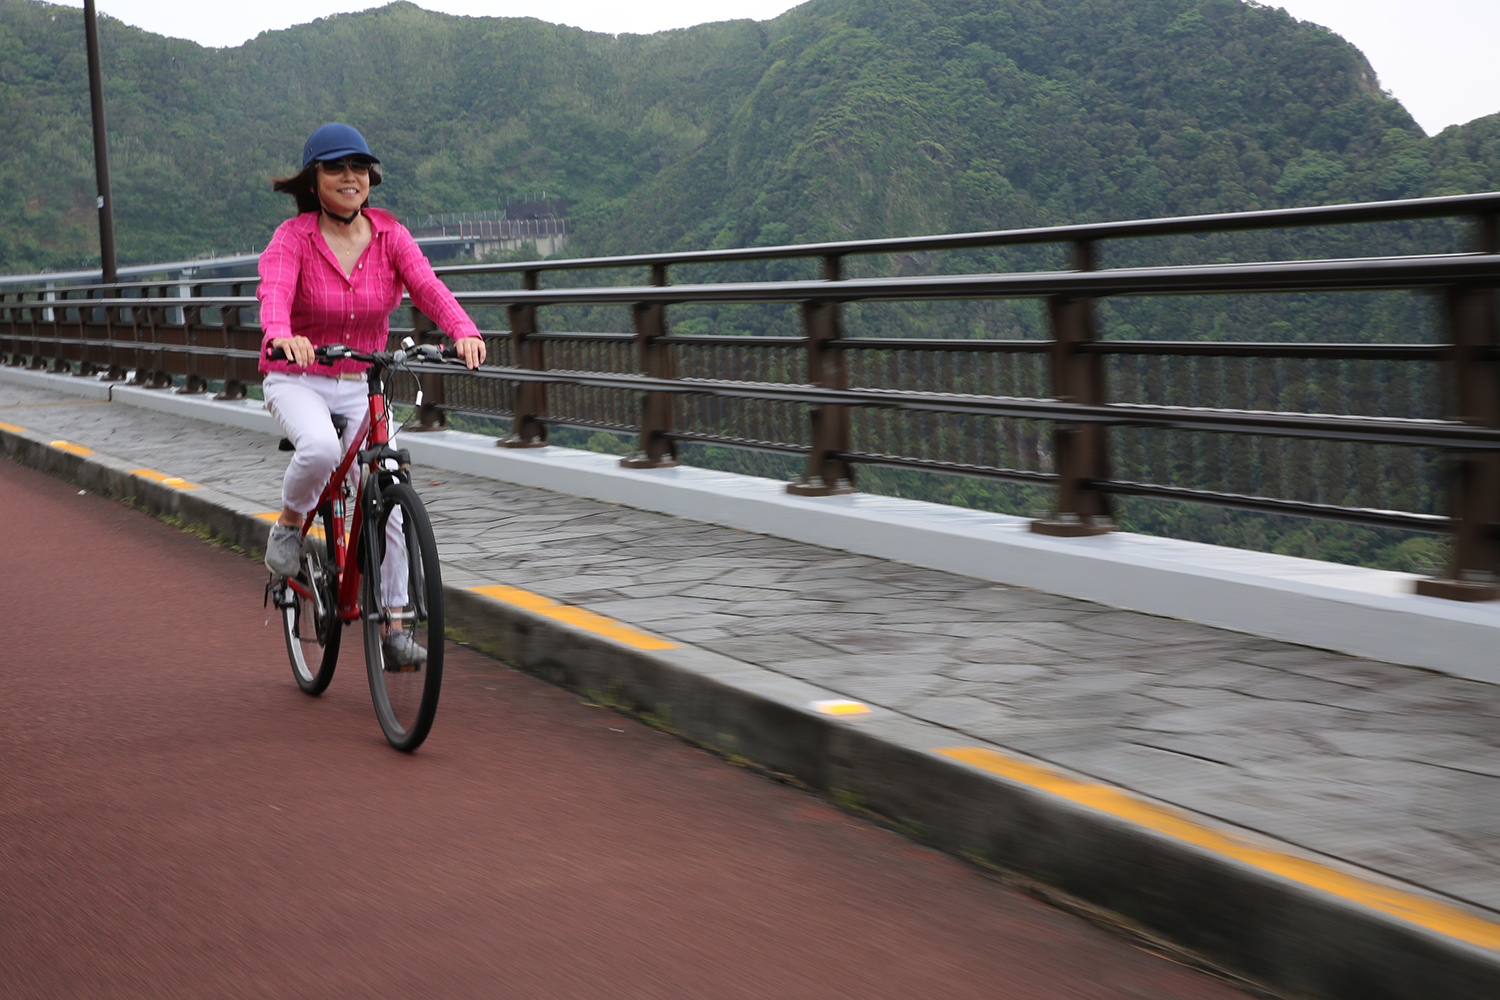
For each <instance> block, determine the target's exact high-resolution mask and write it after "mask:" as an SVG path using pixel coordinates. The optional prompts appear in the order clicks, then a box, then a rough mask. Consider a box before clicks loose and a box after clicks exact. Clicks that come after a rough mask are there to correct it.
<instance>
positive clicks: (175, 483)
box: [130, 469, 203, 490]
mask: <svg viewBox="0 0 1500 1000" xmlns="http://www.w3.org/2000/svg"><path fill="white" fill-rule="evenodd" d="M130 474H131V475H132V476H140V477H141V478H142V479H151V480H154V481H156V482H158V483H161V484H162V485H163V486H170V487H172V488H173V489H174V490H201V489H202V488H203V487H201V486H199V485H197V484H196V483H190V482H188V481H187V480H186V479H180V478H178V477H177V476H169V475H167V474H166V473H165V472H157V471H156V470H155V469H131V470H130Z"/></svg>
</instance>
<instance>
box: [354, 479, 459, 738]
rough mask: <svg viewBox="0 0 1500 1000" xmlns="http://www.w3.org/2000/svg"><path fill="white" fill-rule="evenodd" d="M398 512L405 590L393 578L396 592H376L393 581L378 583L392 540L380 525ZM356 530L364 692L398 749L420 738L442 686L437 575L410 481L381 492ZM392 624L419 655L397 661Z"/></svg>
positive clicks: (428, 530)
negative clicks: (361, 570)
mask: <svg viewBox="0 0 1500 1000" xmlns="http://www.w3.org/2000/svg"><path fill="white" fill-rule="evenodd" d="M398 512H399V515H400V522H401V526H400V531H399V532H397V533H395V534H396V539H397V540H398V541H397V544H398V545H400V546H401V547H402V548H404V549H405V552H404V555H405V560H406V573H405V581H406V587H405V589H406V593H405V595H401V594H400V593H399V589H400V588H399V584H397V585H395V586H392V587H391V588H390V589H391V590H393V591H396V592H395V593H387V592H383V591H385V590H386V588H387V586H388V585H390V584H392V583H394V582H395V581H391V580H388V581H386V583H385V584H383V583H382V579H381V578H382V566H383V564H384V563H385V559H386V551H387V547H388V545H390V544H391V542H390V540H388V539H387V537H386V536H387V531H386V528H387V526H388V525H389V524H390V523H391V520H392V518H393V517H395V516H396V515H397V513H398ZM361 531H362V532H364V533H365V540H364V542H363V545H364V547H365V552H366V553H367V556H366V561H365V574H364V578H363V580H362V581H361V585H360V593H361V596H362V600H361V602H360V610H361V612H362V617H363V620H364V634H365V666H366V669H367V671H368V673H369V675H370V696H371V697H372V698H373V699H374V701H375V717H376V718H377V719H379V720H380V728H381V730H382V731H384V733H385V738H386V739H387V740H388V741H390V744H391V746H393V747H395V748H396V749H397V750H405V751H407V752H410V751H412V750H415V749H416V748H417V747H418V746H420V745H421V743H422V741H423V740H425V739H426V738H427V731H428V730H429V729H431V728H432V718H433V716H434V715H435V714H436V712H437V703H438V691H439V690H440V689H441V688H442V685H443V579H442V575H441V573H440V571H439V569H438V557H437V543H436V541H435V540H434V539H433V536H432V523H431V522H430V521H429V520H428V518H427V511H426V509H425V508H424V507H423V506H422V501H421V499H420V498H418V496H417V493H416V491H415V490H413V489H412V488H411V486H409V485H408V484H406V483H400V482H398V483H392V484H391V485H389V486H387V487H386V488H385V490H384V491H382V493H381V494H380V497H379V498H378V500H377V501H376V503H375V509H374V511H373V516H370V517H368V518H367V519H366V521H365V526H364V528H362V529H361ZM397 575H399V574H397ZM398 601H401V602H402V603H396V602H398ZM398 625H399V630H400V631H405V632H406V633H407V635H408V637H409V638H410V640H411V641H413V642H415V644H416V647H417V648H419V649H421V650H424V651H425V653H426V656H425V659H423V660H421V661H419V662H403V659H402V658H401V657H397V656H393V655H392V648H391V646H390V644H389V642H390V640H389V639H388V637H389V636H390V634H391V633H392V632H394V631H397V630H398V629H397V626H398ZM408 648H410V647H408Z"/></svg>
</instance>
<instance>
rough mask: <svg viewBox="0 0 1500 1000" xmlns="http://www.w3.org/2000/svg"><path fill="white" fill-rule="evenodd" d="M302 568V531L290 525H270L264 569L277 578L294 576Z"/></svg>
mask: <svg viewBox="0 0 1500 1000" xmlns="http://www.w3.org/2000/svg"><path fill="white" fill-rule="evenodd" d="M301 568H302V529H301V528H300V527H298V526H296V525H291V524H273V525H271V535H270V537H269V538H267V539H266V569H269V570H270V571H271V572H272V573H275V574H277V575H278V576H296V575H297V571H298V570H300V569H301Z"/></svg>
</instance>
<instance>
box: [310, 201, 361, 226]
mask: <svg viewBox="0 0 1500 1000" xmlns="http://www.w3.org/2000/svg"><path fill="white" fill-rule="evenodd" d="M318 211H320V212H322V213H323V214H324V215H326V216H328V217H329V218H330V219H336V220H338V221H339V222H342V223H343V224H344V225H346V226H347V225H349V224H350V223H351V222H353V221H354V220H355V219H357V218H359V213H360V211H361V209H358V208H356V209H355V210H354V214H353V215H351V216H349V217H348V218H347V219H346V218H344V217H343V216H342V215H339V214H338V213H336V212H330V211H329V210H328V208H327V207H326V206H324V205H323V204H321V203H319V205H318Z"/></svg>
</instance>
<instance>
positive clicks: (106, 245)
mask: <svg viewBox="0 0 1500 1000" xmlns="http://www.w3.org/2000/svg"><path fill="white" fill-rule="evenodd" d="M83 33H84V36H85V38H86V40H87V44H88V50H89V103H90V105H92V107H93V112H94V184H95V187H97V188H98V191H99V199H98V201H97V202H96V204H97V206H98V208H99V259H100V260H101V261H102V262H103V265H104V283H105V284H106V285H113V284H116V283H117V282H118V281H119V278H120V276H119V272H118V271H117V270H116V268H115V209H114V204H113V202H112V201H111V200H110V196H109V137H108V136H106V135H105V132H104V73H103V71H102V70H101V69H100V68H99V19H98V17H97V16H96V15H95V13H94V0H83Z"/></svg>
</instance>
